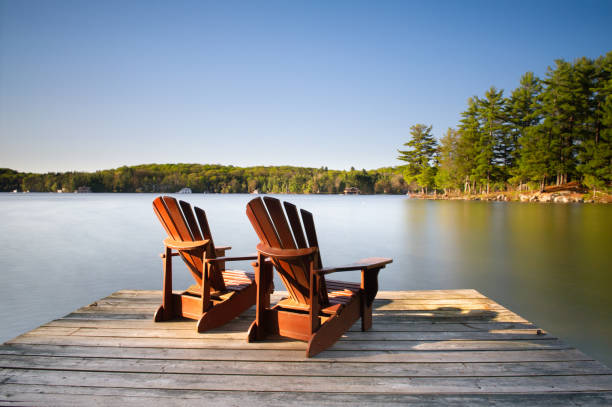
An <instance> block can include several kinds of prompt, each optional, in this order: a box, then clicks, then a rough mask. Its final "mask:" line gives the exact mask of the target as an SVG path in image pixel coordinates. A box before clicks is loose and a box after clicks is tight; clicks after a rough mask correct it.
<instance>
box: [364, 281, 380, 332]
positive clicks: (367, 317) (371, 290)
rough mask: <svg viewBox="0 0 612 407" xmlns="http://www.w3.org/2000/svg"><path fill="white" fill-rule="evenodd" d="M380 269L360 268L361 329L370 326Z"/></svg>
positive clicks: (365, 329)
mask: <svg viewBox="0 0 612 407" xmlns="http://www.w3.org/2000/svg"><path fill="white" fill-rule="evenodd" d="M379 271H380V269H371V270H361V330H362V331H367V330H368V329H370V328H372V304H373V302H374V298H375V297H376V294H377V293H378V272H379Z"/></svg>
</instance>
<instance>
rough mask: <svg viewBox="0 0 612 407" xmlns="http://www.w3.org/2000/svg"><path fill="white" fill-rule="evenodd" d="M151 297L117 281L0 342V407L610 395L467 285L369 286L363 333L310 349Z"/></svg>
mask: <svg viewBox="0 0 612 407" xmlns="http://www.w3.org/2000/svg"><path fill="white" fill-rule="evenodd" d="M160 298H161V294H160V292H159V291H130V290H123V291H118V292H116V293H114V294H112V295H110V296H108V297H106V298H104V299H101V300H99V301H98V302H96V303H94V304H91V305H89V306H86V307H83V308H81V309H79V310H77V311H75V312H73V313H71V314H69V315H66V316H65V317H63V318H60V319H57V320H55V321H52V322H49V323H48V324H45V325H43V326H41V327H39V328H37V329H35V330H33V331H31V332H28V333H26V334H23V335H21V336H19V337H17V338H15V339H13V340H11V341H9V342H7V343H5V344H4V345H2V346H1V347H0V405H27V406H31V405H41V406H42V405H44V406H53V405H104V406H106V405H147V406H154V405H164V406H174V405H177V406H183V405H213V404H214V405H215V406H225V405H236V406H238V405H266V406H276V405H282V406H300V407H302V406H309V405H317V406H328V405H352V406H353V405H385V406H388V405H400V404H401V405H404V404H411V403H413V404H418V405H423V404H433V405H450V406H454V405H470V406H489V405H496V406H500V405H502V406H505V405H517V404H520V405H530V406H533V405H546V406H549V405H558V406H567V405H612V371H611V370H610V369H608V368H607V367H605V366H604V365H603V364H601V363H599V362H597V361H595V360H593V359H592V358H590V357H588V356H586V355H585V354H583V353H582V352H580V351H579V350H577V349H574V348H572V347H571V346H568V345H567V344H565V343H563V342H562V341H561V340H559V339H557V338H555V337H553V336H551V335H550V334H548V333H546V332H545V331H540V330H539V329H538V328H537V327H535V326H534V325H533V324H532V323H530V322H529V321H526V320H525V319H523V318H521V317H520V316H518V315H516V314H515V313H513V312H511V311H510V310H508V309H506V308H504V307H503V306H501V305H499V304H497V303H495V302H494V301H493V300H491V299H489V298H487V297H485V296H484V295H482V294H480V293H478V292H477V291H475V290H435V291H383V292H379V294H378V297H377V299H376V301H375V310H374V327H373V329H372V330H371V331H368V332H361V331H360V330H359V326H358V325H359V323H357V324H356V326H354V327H353V328H352V329H351V331H349V332H348V333H347V334H346V335H345V336H344V337H343V338H342V339H341V340H340V341H339V342H337V343H336V344H335V345H334V346H332V347H331V348H330V349H328V350H326V351H324V352H323V353H321V354H320V355H318V356H317V357H314V358H311V359H306V358H305V357H304V352H305V348H306V345H305V344H304V343H302V342H297V341H293V340H284V339H278V340H275V341H265V342H260V343H251V344H249V343H247V342H246V340H245V337H246V330H247V328H248V326H249V324H250V322H251V321H252V320H253V318H254V311H253V309H251V310H249V311H247V312H246V313H245V314H243V315H242V316H241V317H239V318H237V319H236V320H234V321H233V322H231V323H230V324H228V325H226V326H224V327H222V328H220V329H216V330H214V331H211V332H207V333H204V334H198V333H196V332H195V322H194V321H188V320H184V321H172V322H163V323H154V322H153V321H152V315H153V312H154V311H155V309H156V307H157V306H158V305H159V302H160ZM279 298H280V295H279V294H274V296H273V299H276V300H278V299H279Z"/></svg>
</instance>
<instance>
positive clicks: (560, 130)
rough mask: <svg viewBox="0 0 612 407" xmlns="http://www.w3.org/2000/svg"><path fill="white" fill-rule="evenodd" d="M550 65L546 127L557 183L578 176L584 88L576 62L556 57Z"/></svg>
mask: <svg viewBox="0 0 612 407" xmlns="http://www.w3.org/2000/svg"><path fill="white" fill-rule="evenodd" d="M555 64H556V66H555V68H554V69H553V68H551V67H549V68H548V71H547V72H546V79H545V80H544V83H545V85H546V87H545V89H544V91H543V92H542V104H543V106H542V111H543V115H544V123H545V129H546V130H547V132H548V134H549V135H550V146H549V148H550V151H551V155H550V161H549V163H548V165H549V168H550V172H551V173H552V174H554V175H555V176H556V184H557V185H559V184H563V183H566V182H567V181H568V180H569V177H571V176H572V175H575V171H574V170H575V168H576V152H577V151H576V142H577V141H578V140H580V139H581V132H582V128H581V123H580V119H581V117H580V116H581V114H582V110H584V107H583V106H582V89H581V85H580V82H579V81H578V80H577V75H576V74H575V71H574V69H573V67H572V65H571V64H570V63H568V62H565V61H564V60H556V61H555Z"/></svg>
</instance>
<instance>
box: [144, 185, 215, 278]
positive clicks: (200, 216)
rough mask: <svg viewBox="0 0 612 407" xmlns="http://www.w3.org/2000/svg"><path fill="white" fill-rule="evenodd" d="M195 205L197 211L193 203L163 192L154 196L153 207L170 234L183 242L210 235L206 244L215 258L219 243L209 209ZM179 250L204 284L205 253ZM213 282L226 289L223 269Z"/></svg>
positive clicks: (208, 256) (208, 252) (201, 238)
mask: <svg viewBox="0 0 612 407" xmlns="http://www.w3.org/2000/svg"><path fill="white" fill-rule="evenodd" d="M194 209H195V215H194V211H193V210H192V209H191V205H190V204H189V203H187V202H185V201H177V200H176V199H175V198H173V197H171V196H160V197H157V198H155V200H153V210H154V212H155V214H156V215H157V217H158V219H159V221H160V222H161V224H162V226H163V227H164V229H165V230H166V233H168V237H170V238H172V239H174V240H177V241H181V242H193V241H196V240H206V239H208V240H210V242H209V243H208V245H207V246H206V258H215V257H216V255H215V244H214V242H213V239H212V235H211V233H210V228H209V226H208V220H207V219H206V213H205V212H204V210H202V209H200V208H198V207H194ZM179 253H180V255H181V257H182V258H183V260H184V261H185V264H186V265H187V267H188V268H189V271H190V272H191V275H192V276H193V278H194V279H195V281H196V283H197V285H198V286H201V285H202V270H203V264H202V257H200V256H196V255H193V254H190V253H187V252H185V251H179ZM219 279H220V281H219ZM212 286H213V288H216V289H223V279H222V277H221V275H220V273H218V272H214V273H213V276H212Z"/></svg>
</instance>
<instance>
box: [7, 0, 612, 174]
mask: <svg viewBox="0 0 612 407" xmlns="http://www.w3.org/2000/svg"><path fill="white" fill-rule="evenodd" d="M610 21H612V1H607V0H606V1H588V0H587V1H535V0H533V1H468V0H466V1H459V0H457V1H432V2H425V1H371V2H361V1H303V2H299V1H217V2H207V1H107V0H105V1H78V0H75V1H61V0H56V1H32V0H24V1H6V0H0V167H8V168H13V169H16V170H20V171H33V172H47V171H71V170H86V171H94V170H97V169H106V168H115V167H118V166H121V165H135V164H143V163H154V162H155V163H168V162H190V163H220V164H231V165H237V166H251V165H283V164H287V165H299V166H310V167H321V166H328V167H329V168H334V169H348V168H349V167H351V166H355V167H356V168H367V169H371V168H379V167H382V166H392V165H398V164H399V162H398V161H397V160H396V159H395V158H396V156H397V152H396V150H397V149H398V148H399V147H401V145H402V143H404V142H406V141H407V140H408V137H409V128H410V126H412V125H414V124H416V123H425V124H427V125H433V129H434V130H433V131H434V134H435V135H436V136H438V137H439V136H441V135H442V133H443V132H444V131H445V130H446V129H447V128H448V127H454V126H456V125H457V123H458V120H459V118H460V113H461V111H463V110H464V109H465V108H466V100H467V98H468V97H470V96H472V95H482V94H483V93H484V92H485V91H486V90H487V89H488V88H489V87H490V86H492V85H494V86H496V87H498V88H501V89H504V90H505V91H506V93H509V92H510V91H511V90H512V89H514V88H515V87H516V86H517V85H518V81H519V78H520V76H521V75H522V74H523V73H525V72H527V71H533V72H535V73H536V74H537V75H540V76H543V75H544V73H545V72H546V68H547V66H549V65H552V64H553V61H554V60H555V59H559V58H563V59H566V60H573V59H575V58H577V57H581V56H587V57H591V58H595V57H597V56H600V55H603V54H605V53H606V52H608V51H610V50H612V24H611V23H610Z"/></svg>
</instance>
